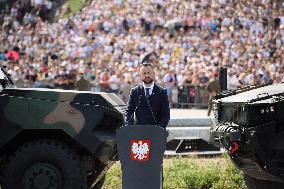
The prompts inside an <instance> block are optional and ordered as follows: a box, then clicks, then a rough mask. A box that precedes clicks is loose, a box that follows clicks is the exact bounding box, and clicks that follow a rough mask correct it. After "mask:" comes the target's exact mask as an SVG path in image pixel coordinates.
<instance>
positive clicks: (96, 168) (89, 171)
mask: <svg viewBox="0 0 284 189" xmlns="http://www.w3.org/2000/svg"><path fill="white" fill-rule="evenodd" d="M124 107H125V104H124V103H123V102H122V101H121V100H120V99H119V98H118V97H117V96H116V95H114V94H107V93H92V92H82V91H80V92H78V91H67V90H55V89H25V88H4V89H2V90H1V91H0V128H1V132H0V166H1V169H0V182H1V183H0V184H1V185H2V188H4V189H5V188H7V189H10V188H42V187H43V188H58V189H65V188H68V189H71V188H74V189H78V188H100V187H101V186H102V183H103V179H104V175H105V173H106V171H107V170H108V169H109V168H110V166H111V165H112V164H113V163H114V162H115V161H116V160H118V156H117V145H116V140H115V131H116V129H117V128H119V127H121V126H122V125H123V124H124V118H123V114H122V110H123V108H124Z"/></svg>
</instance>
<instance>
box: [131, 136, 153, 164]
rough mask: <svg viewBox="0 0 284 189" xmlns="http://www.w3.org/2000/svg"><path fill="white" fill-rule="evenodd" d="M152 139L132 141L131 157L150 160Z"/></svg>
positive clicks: (138, 159)
mask: <svg viewBox="0 0 284 189" xmlns="http://www.w3.org/2000/svg"><path fill="white" fill-rule="evenodd" d="M149 154H150V140H133V141H131V152H130V155H131V159H132V160H137V161H147V160H149Z"/></svg>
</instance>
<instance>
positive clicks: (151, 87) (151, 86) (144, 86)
mask: <svg viewBox="0 0 284 189" xmlns="http://www.w3.org/2000/svg"><path fill="white" fill-rule="evenodd" d="M142 86H143V88H144V89H145V88H150V90H151V91H152V90H153V88H154V82H152V84H151V85H150V86H148V87H146V85H145V83H144V82H143V83H142Z"/></svg>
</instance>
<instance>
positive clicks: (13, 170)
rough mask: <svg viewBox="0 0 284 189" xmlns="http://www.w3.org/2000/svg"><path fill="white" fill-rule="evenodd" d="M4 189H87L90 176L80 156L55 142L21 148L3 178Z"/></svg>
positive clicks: (12, 158)
mask: <svg viewBox="0 0 284 189" xmlns="http://www.w3.org/2000/svg"><path fill="white" fill-rule="evenodd" d="M2 187H3V189H11V188H14V189H85V188H86V187H87V174H86V171H85V169H84V165H83V162H82V161H81V158H80V156H79V155H78V154H77V153H76V152H74V151H73V150H72V149H71V148H70V147H69V146H67V145H65V144H63V143H61V142H57V141H52V140H42V141H33V142H30V143H27V144H25V145H23V146H21V147H20V148H18V149H17V150H16V151H15V153H14V154H13V155H12V156H11V157H10V158H9V161H8V163H7V164H6V166H5V170H4V174H3V186H2Z"/></svg>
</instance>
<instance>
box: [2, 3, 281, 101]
mask: <svg viewBox="0 0 284 189" xmlns="http://www.w3.org/2000/svg"><path fill="white" fill-rule="evenodd" d="M5 1H6V0H0V4H1V2H5ZM10 2H11V1H10ZM52 3H53V1H51V0H17V1H13V3H10V8H8V9H4V11H2V12H1V19H0V21H1V22H0V23H1V32H0V50H1V52H0V65H5V66H6V67H7V70H8V72H9V73H10V74H11V75H12V77H13V78H14V79H15V80H16V83H17V85H18V86H19V87H42V86H45V87H53V88H63V89H73V88H75V89H84V90H85V89H87V90H92V91H107V92H115V93H118V94H120V95H121V97H122V99H123V100H127V98H128V93H129V90H130V88H131V86H133V85H136V84H137V83H138V82H139V81H140V80H139V74H138V66H139V64H140V63H141V60H142V59H143V58H144V57H145V55H146V54H148V53H149V52H153V53H152V55H151V56H153V57H154V58H155V59H156V61H155V64H154V65H153V66H154V68H155V73H156V81H155V82H156V83H158V84H160V85H162V86H164V87H165V88H167V90H168V95H169V96H170V99H171V100H172V102H171V103H174V102H175V101H177V98H176V95H177V92H176V91H177V87H178V86H184V85H192V86H200V87H205V86H206V85H207V84H208V82H209V81H210V80H212V79H214V75H216V73H217V72H218V69H219V68H220V67H227V68H228V89H236V88H238V87H241V86H245V85H251V84H258V83H264V82H267V81H269V80H273V81H274V82H281V81H283V77H284V45H283V44H284V15H283V12H284V3H283V2H282V1H277V0H214V1H212V0H191V1H187V0H172V1H167V0H124V1H123V0H108V1H105V0H96V1H89V3H88V5H87V6H85V7H84V8H83V9H82V10H81V11H80V12H79V13H77V14H75V15H73V16H70V17H68V18H60V19H59V20H58V21H55V22H49V21H48V18H46V16H45V15H48V14H46V13H47V12H52V10H53V9H54V6H53V4H52ZM25 5H28V6H25ZM26 7H29V9H28V8H26ZM43 11H44V13H43ZM79 81H80V82H79ZM82 83H83V87H81V86H80V85H81V84H82Z"/></svg>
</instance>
